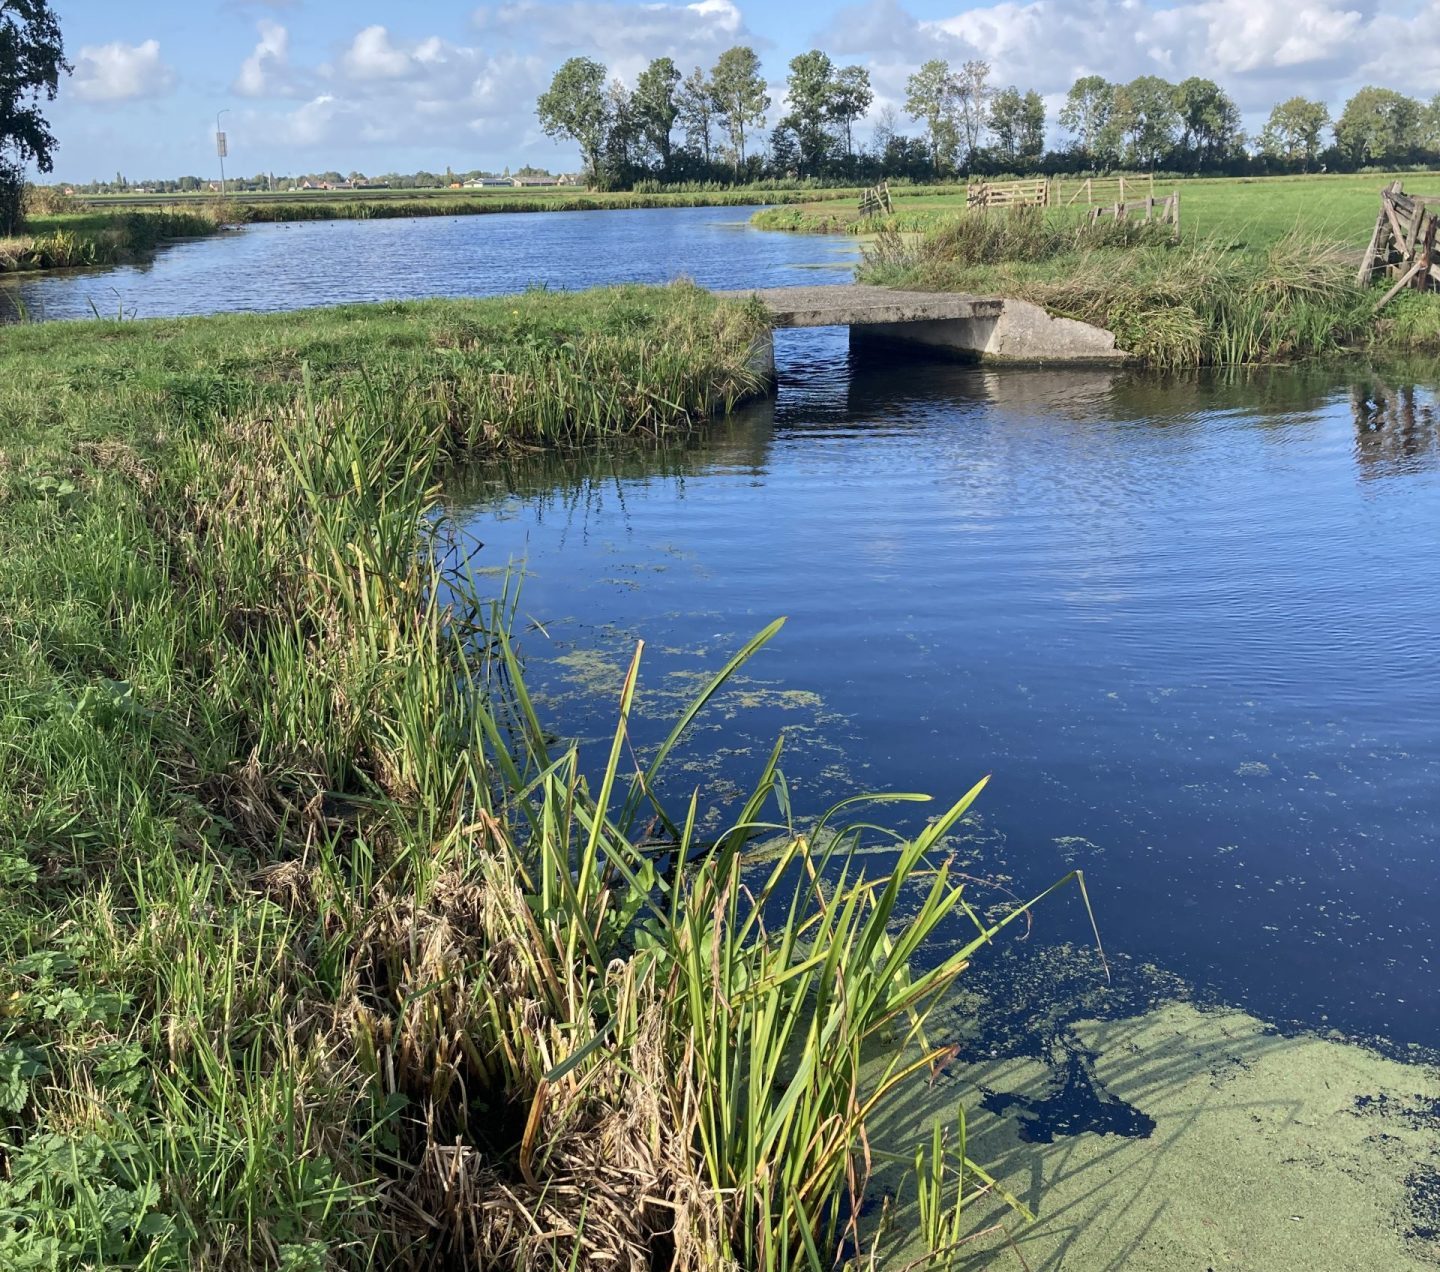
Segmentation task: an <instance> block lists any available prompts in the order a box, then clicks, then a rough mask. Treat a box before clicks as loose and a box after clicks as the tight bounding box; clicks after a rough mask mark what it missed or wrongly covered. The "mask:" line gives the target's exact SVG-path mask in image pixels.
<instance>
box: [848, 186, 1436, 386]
mask: <svg viewBox="0 0 1440 1272" xmlns="http://www.w3.org/2000/svg"><path fill="white" fill-rule="evenodd" d="M1354 272H1355V253H1354V252H1353V251H1352V250H1350V249H1349V248H1347V247H1344V246H1342V245H1336V244H1330V243H1325V242H1317V241H1315V239H1314V238H1313V237H1312V236H1309V235H1306V234H1303V233H1300V232H1298V231H1296V232H1294V233H1291V234H1288V235H1285V236H1284V237H1282V238H1280V239H1278V240H1276V241H1275V242H1273V243H1270V244H1268V245H1266V246H1264V247H1261V248H1255V249H1239V248H1237V247H1235V246H1234V245H1233V244H1230V243H1228V242H1221V241H1218V240H1215V239H1205V238H1198V237H1195V236H1184V237H1179V238H1177V237H1175V236H1174V235H1173V233H1172V232H1171V230H1170V229H1169V227H1165V226H1161V225H1159V224H1156V223H1153V222H1152V223H1149V224H1147V223H1145V222H1143V221H1142V222H1118V223H1117V222H1114V221H1102V222H1099V223H1097V224H1096V225H1093V226H1092V225H1088V224H1083V223H1077V222H1075V221H1074V220H1073V219H1070V218H1068V217H1067V216H1065V215H1064V214H1057V213H1050V214H1046V213H1044V212H1043V211H1042V210H1040V209H1015V210H1014V211H1012V212H1008V213H994V212H992V213H989V214H986V215H965V216H961V217H958V218H954V219H952V220H950V221H947V222H945V223H943V224H941V225H940V226H938V227H937V228H935V229H934V230H932V231H931V232H930V233H928V234H926V235H924V236H923V237H922V238H920V239H919V241H911V240H907V239H903V238H901V237H900V236H899V235H895V234H889V235H884V236H882V237H881V238H880V239H879V240H878V241H877V242H876V244H875V245H874V246H873V248H872V249H871V250H870V251H869V252H868V254H867V258H866V261H865V264H864V265H863V266H862V268H861V271H860V276H861V277H862V278H863V279H864V280H865V281H867V282H874V283H881V284H884V285H889V286H899V287H911V288H917V289H931V290H940V291H973V292H979V293H982V294H987V295H1003V296H1010V297H1015V298H1017V299H1021V300H1029V301H1033V302H1034V303H1036V304H1039V305H1042V306H1043V307H1044V308H1045V309H1047V310H1048V311H1049V312H1051V313H1053V314H1057V315H1060V316H1063V317H1067V318H1076V319H1079V320H1081V321H1082V322H1088V323H1092V324H1094V325H1096V326H1100V327H1105V328H1106V329H1108V330H1110V331H1113V332H1114V333H1115V337H1116V341H1117V343H1118V344H1119V345H1120V347H1121V348H1123V349H1126V350H1128V351H1129V352H1131V353H1133V354H1135V355H1136V356H1137V357H1138V358H1139V359H1141V360H1142V361H1143V362H1145V363H1146V364H1148V365H1151V366H1155V367H1159V368H1166V369H1170V368H1181V367H1197V366H1208V365H1226V364H1239V363H1255V362H1283V361H1289V360H1293V359H1297V358H1305V357H1314V356H1317V355H1321V354H1325V353H1331V352H1335V351H1337V350H1339V349H1341V348H1343V347H1345V346H1347V345H1353V344H1356V343H1362V342H1385V341H1387V340H1388V339H1389V338H1390V337H1392V336H1393V337H1395V338H1397V339H1404V340H1413V339H1415V338H1416V332H1417V329H1418V330H1419V331H1421V332H1424V333H1425V336H1426V337H1427V338H1429V339H1433V338H1434V333H1435V330H1436V325H1437V323H1436V320H1435V318H1434V317H1432V319H1431V321H1430V322H1428V323H1425V322H1423V321H1422V322H1419V323H1416V322H1415V321H1414V320H1413V318H1412V319H1411V320H1410V322H1409V323H1407V324H1401V323H1390V324H1387V325H1386V326H1384V327H1377V326H1376V325H1375V324H1374V322H1373V309H1374V302H1375V299H1376V297H1375V295H1374V294H1373V293H1372V292H1371V291H1370V290H1369V289H1367V288H1361V287H1357V286H1356V285H1355V281H1354ZM1391 342H1393V341H1391Z"/></svg>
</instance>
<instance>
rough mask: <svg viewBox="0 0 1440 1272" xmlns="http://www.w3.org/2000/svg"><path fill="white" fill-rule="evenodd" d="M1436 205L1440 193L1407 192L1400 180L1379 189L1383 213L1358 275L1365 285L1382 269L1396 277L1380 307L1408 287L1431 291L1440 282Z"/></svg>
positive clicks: (1371, 237)
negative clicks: (1436, 241) (1434, 209)
mask: <svg viewBox="0 0 1440 1272" xmlns="http://www.w3.org/2000/svg"><path fill="white" fill-rule="evenodd" d="M1435 207H1440V195H1418V194H1406V193H1405V187H1404V185H1403V183H1402V182H1400V181H1392V182H1391V183H1390V184H1389V185H1388V186H1386V187H1385V188H1384V189H1383V190H1381V191H1380V215H1379V216H1378V217H1376V219H1375V230H1374V233H1372V234H1371V235H1370V246H1369V247H1368V248H1366V250H1365V256H1364V258H1363V259H1362V260H1361V262H1360V270H1359V272H1358V273H1357V274H1356V275H1355V281H1356V283H1358V284H1359V285H1360V286H1362V287H1365V286H1368V285H1369V284H1370V283H1372V282H1374V281H1375V275H1376V274H1377V273H1380V272H1382V271H1383V272H1385V273H1386V274H1388V275H1389V276H1390V277H1392V278H1394V279H1395V280H1396V282H1395V285H1394V286H1393V287H1391V288H1390V290H1389V291H1387V292H1386V293H1385V295H1384V296H1382V297H1381V298H1380V300H1379V302H1378V303H1377V304H1376V306H1375V308H1376V309H1377V310H1378V309H1381V308H1383V307H1384V306H1386V305H1388V304H1389V303H1390V302H1391V301H1392V300H1394V299H1395V297H1396V296H1398V295H1399V294H1400V293H1401V292H1402V291H1403V290H1404V289H1405V288H1407V287H1413V288H1414V289H1415V290H1417V291H1431V290H1434V289H1435V287H1436V285H1437V284H1440V253H1437V251H1436V245H1435V239H1436V227H1437V214H1436V213H1435V212H1432V211H1431V210H1430V209H1431V208H1435Z"/></svg>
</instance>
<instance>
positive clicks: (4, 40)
mask: <svg viewBox="0 0 1440 1272" xmlns="http://www.w3.org/2000/svg"><path fill="white" fill-rule="evenodd" d="M69 70H70V63H69V62H67V61H66V60H65V42H64V40H63V39H62V38H61V35H60V22H59V19H58V18H56V16H55V14H54V12H53V11H52V10H51V8H50V5H49V0H0V233H4V234H13V233H15V232H16V231H17V230H18V229H19V228H20V218H21V213H22V211H23V208H22V203H23V198H24V193H25V165H26V164H27V163H33V164H34V165H35V166H36V167H37V168H38V169H39V170H40V171H41V172H50V171H52V170H53V168H54V166H55V163H54V154H55V147H56V145H57V144H58V143H57V142H56V140H55V134H54V133H52V132H51V131H50V125H49V123H48V122H47V120H46V119H45V116H44V114H43V112H42V109H41V108H42V106H43V105H44V104H45V103H46V102H53V101H54V100H55V94H56V92H58V91H59V88H60V77H61V75H64V74H68V72H69Z"/></svg>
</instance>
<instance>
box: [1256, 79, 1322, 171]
mask: <svg viewBox="0 0 1440 1272" xmlns="http://www.w3.org/2000/svg"><path fill="white" fill-rule="evenodd" d="M1329 126H1330V112H1329V111H1328V110H1327V109H1326V108H1325V103H1324V102H1312V101H1310V100H1308V99H1307V98H1304V97H1290V98H1287V99H1286V100H1285V101H1283V102H1281V103H1280V104H1279V105H1277V106H1276V107H1275V109H1274V110H1272V111H1271V112H1270V118H1269V120H1268V121H1267V122H1266V124H1265V128H1264V130H1263V131H1262V132H1261V133H1260V153H1261V154H1263V155H1265V156H1266V157H1267V158H1270V159H1278V160H1281V161H1282V162H1284V163H1288V164H1294V165H1299V166H1303V167H1304V168H1305V170H1306V171H1307V172H1308V171H1309V170H1310V169H1311V168H1312V167H1314V165H1315V160H1316V159H1317V158H1318V157H1319V155H1320V135H1321V134H1322V133H1323V132H1324V131H1325V129H1326V128H1328V127H1329Z"/></svg>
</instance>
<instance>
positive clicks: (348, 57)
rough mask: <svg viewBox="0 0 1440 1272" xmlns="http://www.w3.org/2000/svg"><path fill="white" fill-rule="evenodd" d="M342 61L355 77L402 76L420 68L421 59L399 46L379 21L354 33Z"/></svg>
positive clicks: (393, 77) (347, 72) (386, 77)
mask: <svg viewBox="0 0 1440 1272" xmlns="http://www.w3.org/2000/svg"><path fill="white" fill-rule="evenodd" d="M425 43H427V44H428V43H429V41H426V42H425ZM340 65H341V66H342V67H343V68H344V70H345V73H346V74H347V75H351V76H353V77H354V78H356V79H362V80H366V79H403V78H404V77H405V76H407V75H409V74H411V73H412V72H413V71H414V70H415V69H416V68H417V66H418V65H419V59H418V58H415V57H413V55H411V54H409V53H406V52H405V51H404V50H403V49H401V48H398V47H397V46H396V45H395V44H394V43H392V42H391V39H390V32H389V31H387V30H386V29H385V28H384V27H383V26H378V25H377V26H368V27H366V28H365V29H364V30H363V31H361V32H359V33H358V34H357V35H356V36H355V39H354V40H353V41H351V44H350V47H349V48H348V49H346V50H345V55H344V56H343V57H342V58H341V59H340Z"/></svg>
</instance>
